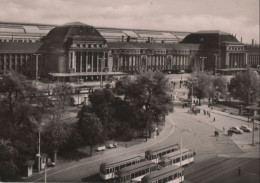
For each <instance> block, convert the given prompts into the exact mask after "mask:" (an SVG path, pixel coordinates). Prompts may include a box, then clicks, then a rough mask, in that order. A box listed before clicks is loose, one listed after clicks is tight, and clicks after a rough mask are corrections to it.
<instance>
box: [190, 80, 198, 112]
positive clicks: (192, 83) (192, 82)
mask: <svg viewBox="0 0 260 183" xmlns="http://www.w3.org/2000/svg"><path fill="white" fill-rule="evenodd" d="M189 83H190V84H191V103H190V112H192V104H193V85H194V83H197V81H189Z"/></svg>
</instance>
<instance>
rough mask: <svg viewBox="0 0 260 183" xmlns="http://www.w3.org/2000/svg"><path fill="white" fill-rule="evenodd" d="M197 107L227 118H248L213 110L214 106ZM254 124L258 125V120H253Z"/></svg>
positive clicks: (244, 119) (246, 119) (246, 120)
mask: <svg viewBox="0 0 260 183" xmlns="http://www.w3.org/2000/svg"><path fill="white" fill-rule="evenodd" d="M198 108H200V109H202V110H206V111H209V112H211V113H215V114H219V115H222V116H226V117H229V118H233V119H238V120H241V121H245V122H248V118H247V117H244V116H238V115H231V114H229V113H227V112H222V111H218V110H215V109H214V108H213V109H211V108H209V107H208V106H207V105H202V106H198ZM250 123H251V121H250ZM255 125H260V121H258V120H255Z"/></svg>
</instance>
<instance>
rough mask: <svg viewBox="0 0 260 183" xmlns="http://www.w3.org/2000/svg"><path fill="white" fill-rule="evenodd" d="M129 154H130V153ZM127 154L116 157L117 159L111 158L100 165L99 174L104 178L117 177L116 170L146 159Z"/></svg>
mask: <svg viewBox="0 0 260 183" xmlns="http://www.w3.org/2000/svg"><path fill="white" fill-rule="evenodd" d="M128 156H129V155H128ZM125 158H126V155H125V156H119V157H116V159H117V160H110V161H107V162H103V163H102V164H101V165H100V172H99V175H100V177H101V178H102V179H103V180H108V179H112V178H115V177H116V174H115V172H117V171H119V170H120V169H122V168H124V167H129V166H133V165H135V164H138V163H141V162H143V161H145V159H144V157H142V156H139V155H132V156H131V157H130V158H127V159H125Z"/></svg>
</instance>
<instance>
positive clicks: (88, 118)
mask: <svg viewBox="0 0 260 183" xmlns="http://www.w3.org/2000/svg"><path fill="white" fill-rule="evenodd" d="M78 117H79V121H78V130H79V133H80V134H81V136H82V137H83V139H84V141H85V143H86V145H89V146H90V155H91V156H92V149H93V146H94V145H97V144H98V143H101V142H103V141H104V139H105V137H104V134H103V126H102V123H101V121H100V120H99V119H98V118H97V116H96V115H95V114H94V113H89V112H88V111H87V108H86V107H85V106H83V107H82V109H81V111H80V112H79V115H78Z"/></svg>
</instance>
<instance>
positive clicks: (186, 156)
mask: <svg viewBox="0 0 260 183" xmlns="http://www.w3.org/2000/svg"><path fill="white" fill-rule="evenodd" d="M194 155H195V150H191V149H182V160H181V165H182V166H184V165H188V164H190V163H193V162H194ZM180 157H181V150H177V151H174V152H172V153H169V154H166V155H164V156H163V157H162V160H161V162H160V163H159V164H160V165H161V166H162V167H167V166H171V165H180Z"/></svg>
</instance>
